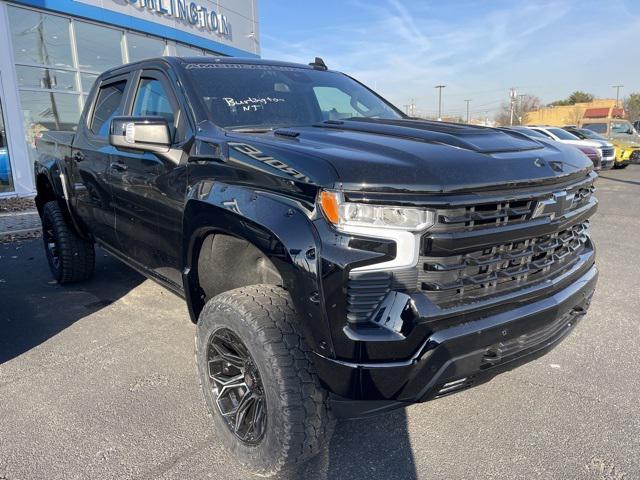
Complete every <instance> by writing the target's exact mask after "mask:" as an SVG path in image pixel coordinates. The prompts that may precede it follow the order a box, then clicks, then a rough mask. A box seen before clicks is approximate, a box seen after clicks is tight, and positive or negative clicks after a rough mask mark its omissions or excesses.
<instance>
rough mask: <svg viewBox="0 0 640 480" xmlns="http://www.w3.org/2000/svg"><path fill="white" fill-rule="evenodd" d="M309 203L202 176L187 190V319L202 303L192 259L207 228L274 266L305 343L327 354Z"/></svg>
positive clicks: (328, 337)
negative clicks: (250, 249)
mask: <svg viewBox="0 0 640 480" xmlns="http://www.w3.org/2000/svg"><path fill="white" fill-rule="evenodd" d="M311 213H312V208H311V207H310V206H309V205H304V204H303V203H302V202H299V201H296V200H294V199H292V198H290V197H285V196H281V195H277V194H274V193H270V192H266V191H260V190H255V189H250V188H247V187H242V186H237V185H226V184H223V183H216V182H212V181H210V180H205V181H203V182H201V183H200V184H196V185H192V186H191V187H190V188H189V190H188V193H187V202H186V205H185V211H184V217H183V235H184V236H183V238H184V239H185V241H184V244H183V245H184V246H183V265H184V266H185V268H184V270H183V284H184V292H185V298H186V300H187V305H188V308H189V314H190V316H191V320H192V321H193V322H194V323H195V322H197V317H198V315H199V313H200V311H201V310H202V307H203V306H204V300H203V298H202V295H201V292H200V291H199V287H198V273H197V262H198V255H199V251H200V247H201V245H202V241H203V240H204V238H206V237H207V236H208V235H209V234H211V233H222V234H226V235H231V236H234V237H238V238H241V239H244V240H246V241H247V242H249V243H250V244H251V245H253V246H255V247H256V248H258V249H259V250H260V251H261V252H262V253H263V254H264V255H265V256H266V257H267V258H268V259H269V260H270V261H271V262H272V264H273V266H274V267H275V268H276V269H277V271H278V273H279V274H280V277H281V278H282V281H283V287H284V288H285V289H286V290H287V291H288V292H289V294H290V295H291V298H292V300H293V302H294V305H295V307H296V309H297V311H298V313H299V316H300V317H299V318H301V319H302V322H301V323H302V325H301V327H302V332H303V334H304V336H305V339H306V341H307V344H308V345H309V347H310V348H311V349H312V350H313V351H316V352H319V353H322V354H323V355H329V356H333V345H332V341H331V334H330V329H329V325H328V320H327V318H326V315H325V313H324V312H325V309H324V305H323V303H324V301H323V298H324V295H323V294H322V291H321V288H322V282H320V281H319V264H318V262H319V260H318V259H319V258H320V255H319V248H320V239H319V236H318V233H317V231H316V228H315V226H314V224H313V222H312V218H311Z"/></svg>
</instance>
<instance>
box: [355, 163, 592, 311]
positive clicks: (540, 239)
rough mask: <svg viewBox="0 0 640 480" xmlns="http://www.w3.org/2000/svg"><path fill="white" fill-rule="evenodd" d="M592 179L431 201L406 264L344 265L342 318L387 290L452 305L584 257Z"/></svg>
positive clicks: (378, 305) (555, 272) (547, 274)
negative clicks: (363, 268)
mask: <svg viewBox="0 0 640 480" xmlns="http://www.w3.org/2000/svg"><path fill="white" fill-rule="evenodd" d="M593 180H594V176H593V175H590V176H589V177H588V178H587V179H585V180H582V181H579V182H577V183H575V184H573V185H570V186H568V187H565V188H564V189H562V188H560V189H558V188H557V187H556V188H551V189H546V190H543V191H540V190H538V191H533V192H526V193H524V194H522V193H520V194H518V192H517V191H514V192H513V193H512V192H509V193H508V194H505V195H502V196H501V197H499V196H498V195H488V196H486V197H476V196H472V197H468V196H467V197H463V198H462V199H461V200H459V201H458V200H457V199H455V200H456V201H451V202H450V203H449V204H448V205H447V206H446V207H439V208H437V209H436V211H437V216H436V224H435V225H434V227H433V228H431V229H430V230H429V231H428V232H427V233H426V234H425V235H424V236H423V237H422V242H421V252H420V255H419V257H418V263H417V265H416V266H415V267H414V268H407V269H405V270H399V271H398V270H396V271H368V272H357V271H355V272H354V271H352V272H350V274H349V281H348V284H347V292H346V293H347V295H346V310H347V318H348V320H349V322H351V323H362V322H371V321H373V319H375V318H376V315H377V313H376V312H377V311H379V310H380V309H382V308H383V307H384V301H385V298H386V297H387V295H389V294H390V292H403V293H407V294H411V293H416V292H420V293H422V294H424V295H425V296H426V297H427V298H428V299H429V300H431V301H432V302H433V303H434V304H435V305H437V306H438V307H440V308H452V307H456V306H458V305H468V304H471V303H474V302H478V301H482V300H485V299H490V298H493V297H498V296H500V295H505V294H507V293H510V292H514V291H517V290H520V289H524V288H527V287H530V286H534V285H537V284H542V283H543V282H545V281H547V280H550V279H553V278H555V277H557V276H560V275H562V274H563V273H565V272H567V271H569V270H571V269H572V268H576V267H577V265H578V264H579V263H580V262H587V261H588V260H590V259H591V258H592V253H593V246H592V244H591V241H590V240H589V236H588V226H589V220H588V217H589V215H591V214H592V213H593V212H594V211H595V206H596V200H595V198H592V195H593V192H594V186H593ZM470 198H471V200H469V199H470ZM541 206H542V207H543V208H541ZM547 207H549V211H547ZM570 218H575V220H573V221H570V220H568V219H570ZM554 225H558V227H556V228H557V230H555V231H554ZM560 225H565V226H564V227H560ZM509 227H512V228H509ZM529 232H531V233H529ZM492 239H495V240H494V241H492Z"/></svg>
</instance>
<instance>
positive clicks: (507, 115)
mask: <svg viewBox="0 0 640 480" xmlns="http://www.w3.org/2000/svg"><path fill="white" fill-rule="evenodd" d="M539 108H540V98H538V97H537V96H535V95H531V94H528V93H527V94H524V95H518V101H517V102H516V104H515V105H514V110H515V115H514V116H513V124H514V125H523V124H524V123H525V122H526V120H527V113H529V112H531V111H533V110H538V109H539ZM495 120H496V122H497V123H498V124H499V125H509V124H510V122H511V104H510V103H509V102H505V103H503V104H502V105H501V106H500V111H499V112H498V113H497V114H496V117H495Z"/></svg>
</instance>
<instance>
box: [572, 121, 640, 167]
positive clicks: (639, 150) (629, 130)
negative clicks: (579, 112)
mask: <svg viewBox="0 0 640 480" xmlns="http://www.w3.org/2000/svg"><path fill="white" fill-rule="evenodd" d="M579 126H580V127H581V128H584V129H587V130H591V131H593V132H596V133H599V134H600V135H602V136H604V137H605V138H607V139H608V140H611V142H612V143H613V144H614V146H615V148H616V162H615V167H617V168H625V167H626V166H627V165H629V163H640V135H638V132H637V131H636V130H635V128H633V125H632V124H631V122H629V121H628V120H622V119H619V118H583V119H582V121H581V122H580V125H579Z"/></svg>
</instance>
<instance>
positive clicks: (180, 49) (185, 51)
mask: <svg viewBox="0 0 640 480" xmlns="http://www.w3.org/2000/svg"><path fill="white" fill-rule="evenodd" d="M176 54H177V55H178V56H179V57H201V56H202V49H200V48H195V47H189V46H187V45H183V44H181V43H176Z"/></svg>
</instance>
